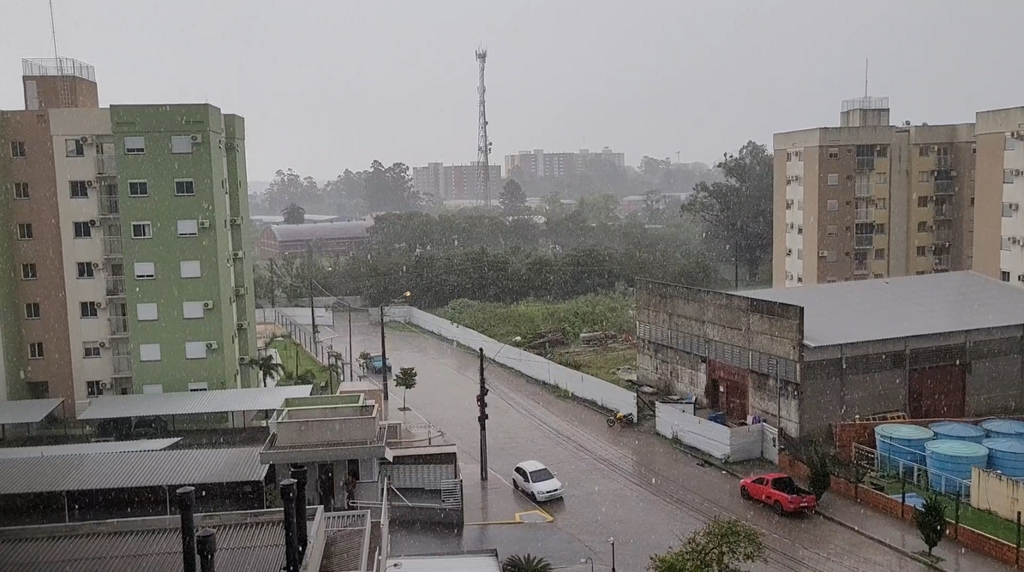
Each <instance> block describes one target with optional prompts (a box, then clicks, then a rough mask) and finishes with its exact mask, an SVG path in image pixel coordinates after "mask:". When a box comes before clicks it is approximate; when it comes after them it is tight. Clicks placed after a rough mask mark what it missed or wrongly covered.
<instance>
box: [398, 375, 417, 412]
mask: <svg viewBox="0 0 1024 572" xmlns="http://www.w3.org/2000/svg"><path fill="white" fill-rule="evenodd" d="M416 375H417V374H416V368H414V367H403V368H400V369H399V370H398V375H396V376H395V387H401V388H402V411H408V410H409V409H408V408H407V407H406V406H405V394H406V392H407V391H409V390H410V389H412V388H414V387H416Z"/></svg>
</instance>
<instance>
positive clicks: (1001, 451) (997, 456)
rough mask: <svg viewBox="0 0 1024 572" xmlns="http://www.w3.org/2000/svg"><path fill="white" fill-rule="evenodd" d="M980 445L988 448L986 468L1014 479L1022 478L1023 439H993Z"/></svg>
mask: <svg viewBox="0 0 1024 572" xmlns="http://www.w3.org/2000/svg"><path fill="white" fill-rule="evenodd" d="M981 444H982V445H984V446H986V447H988V468H990V469H992V470H993V471H999V472H1001V473H1002V474H1004V475H1006V476H1008V477H1012V478H1015V479H1019V478H1022V477H1024V439H1008V438H1006V437H995V438H993V439H985V440H984V441H982V442H981Z"/></svg>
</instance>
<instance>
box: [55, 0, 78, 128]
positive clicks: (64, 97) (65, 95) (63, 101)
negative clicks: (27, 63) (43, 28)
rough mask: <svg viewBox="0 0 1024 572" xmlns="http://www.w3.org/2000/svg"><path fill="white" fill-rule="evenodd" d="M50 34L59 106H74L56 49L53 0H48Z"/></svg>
mask: <svg viewBox="0 0 1024 572" xmlns="http://www.w3.org/2000/svg"><path fill="white" fill-rule="evenodd" d="M50 36H51V37H52V38H53V61H54V62H55V63H56V64H57V76H58V78H57V83H58V86H59V89H60V106H61V107H62V108H63V109H68V108H70V107H74V100H73V99H72V98H71V78H69V77H68V76H67V75H66V74H65V73H64V60H62V59H61V57H60V52H58V51H57V24H56V20H55V19H54V17H53V0H50Z"/></svg>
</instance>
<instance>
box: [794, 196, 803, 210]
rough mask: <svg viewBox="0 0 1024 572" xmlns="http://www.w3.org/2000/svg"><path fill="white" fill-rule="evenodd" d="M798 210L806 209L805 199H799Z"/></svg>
mask: <svg viewBox="0 0 1024 572" xmlns="http://www.w3.org/2000/svg"><path fill="white" fill-rule="evenodd" d="M796 210H798V211H802V210H804V200H803V199H797V201H796Z"/></svg>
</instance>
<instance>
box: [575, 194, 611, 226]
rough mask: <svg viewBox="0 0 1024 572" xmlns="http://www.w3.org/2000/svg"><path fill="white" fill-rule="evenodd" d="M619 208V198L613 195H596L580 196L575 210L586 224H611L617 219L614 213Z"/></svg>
mask: <svg viewBox="0 0 1024 572" xmlns="http://www.w3.org/2000/svg"><path fill="white" fill-rule="evenodd" d="M618 208H619V199H617V198H615V196H614V195H608V194H604V195H596V196H592V197H580V200H579V202H577V203H576V211H577V212H578V213H580V214H581V215H582V216H583V219H584V220H585V221H586V222H587V224H612V223H613V222H618V221H619V215H618V214H616V213H615V211H616V210H618Z"/></svg>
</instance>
